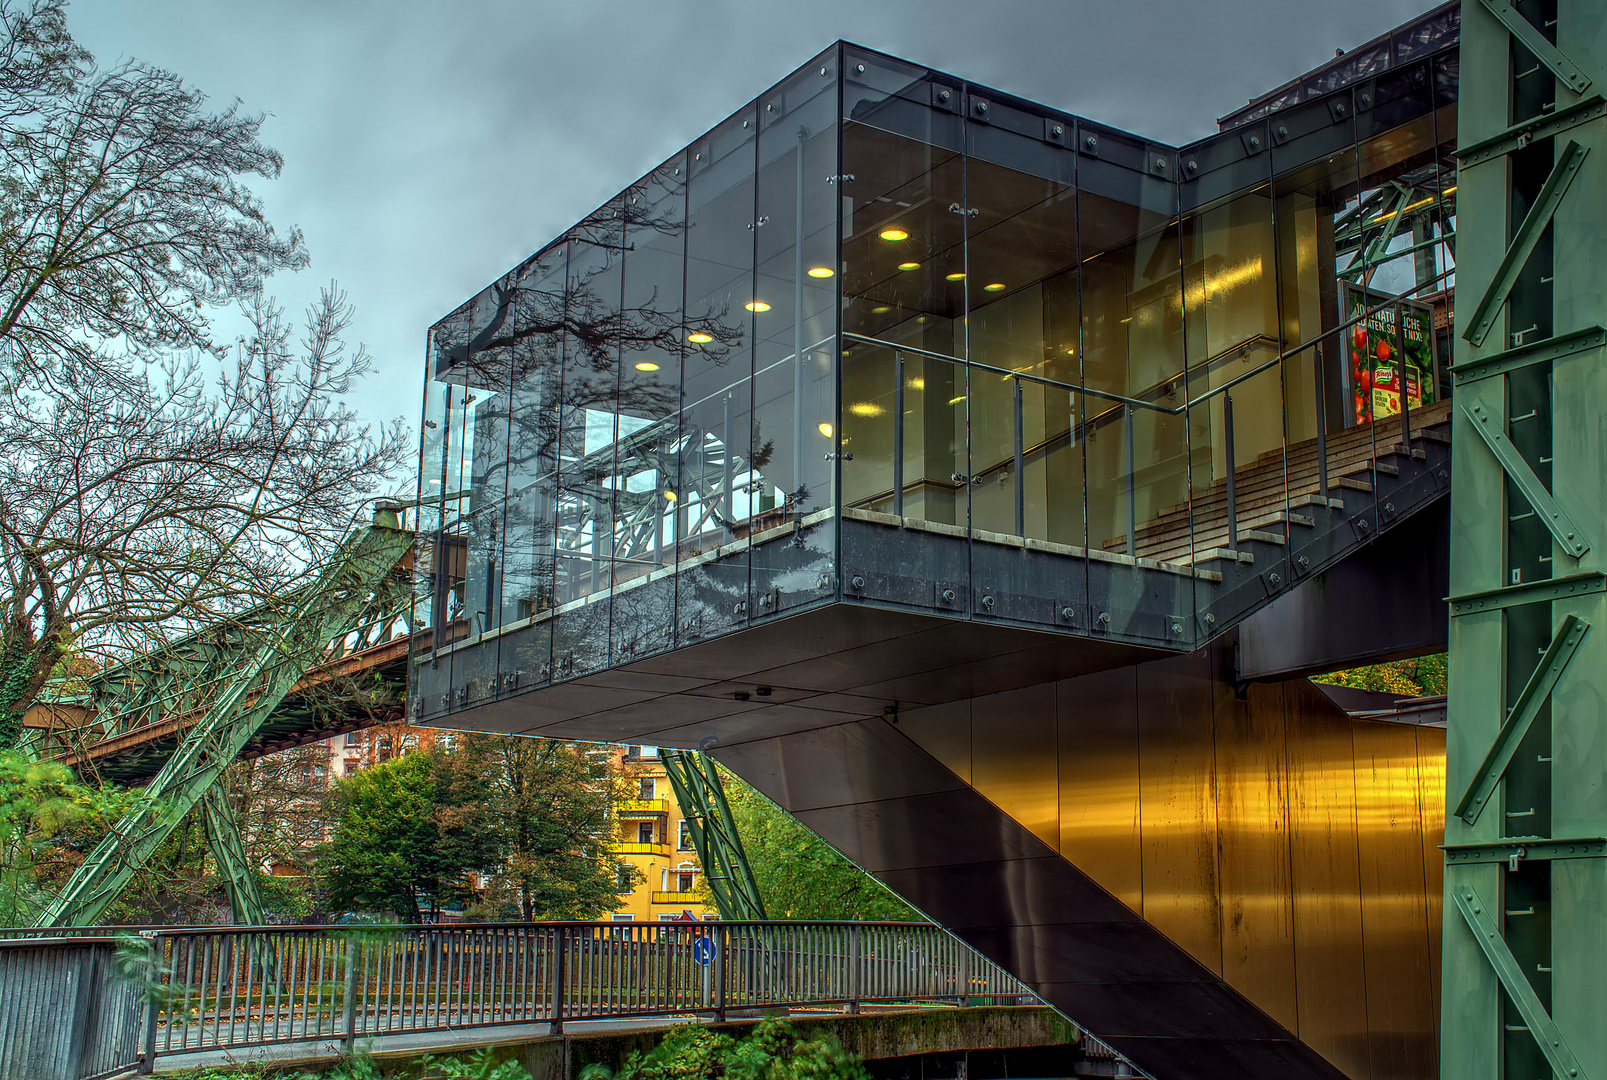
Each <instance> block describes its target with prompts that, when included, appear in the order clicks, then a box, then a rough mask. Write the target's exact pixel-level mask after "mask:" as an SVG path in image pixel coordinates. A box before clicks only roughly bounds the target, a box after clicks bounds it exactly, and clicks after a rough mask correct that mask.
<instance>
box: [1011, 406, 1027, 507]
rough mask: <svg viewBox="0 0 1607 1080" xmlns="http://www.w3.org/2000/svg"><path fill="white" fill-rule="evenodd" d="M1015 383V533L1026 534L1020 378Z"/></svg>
mask: <svg viewBox="0 0 1607 1080" xmlns="http://www.w3.org/2000/svg"><path fill="white" fill-rule="evenodd" d="M1013 381H1014V382H1015V384H1016V402H1015V405H1016V410H1015V439H1014V443H1015V447H1014V449H1015V484H1016V492H1015V494H1016V535H1017V536H1026V535H1027V501H1026V486H1027V485H1026V477H1024V476H1022V466H1021V441H1022V440H1021V427H1022V424H1021V380H1020V379H1015V380H1013Z"/></svg>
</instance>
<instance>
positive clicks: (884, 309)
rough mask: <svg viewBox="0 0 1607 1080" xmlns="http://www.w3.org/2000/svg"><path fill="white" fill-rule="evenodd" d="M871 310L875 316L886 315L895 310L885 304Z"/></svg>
mask: <svg viewBox="0 0 1607 1080" xmlns="http://www.w3.org/2000/svg"><path fill="white" fill-rule="evenodd" d="M870 310H871V314H873V315H886V314H887V313H888V312H889V311H892V310H893V309H892V308H890V307H888V306H887V305H886V304H883V305H881V306H880V307H873V308H871V309H870Z"/></svg>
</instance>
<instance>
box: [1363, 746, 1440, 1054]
mask: <svg viewBox="0 0 1607 1080" xmlns="http://www.w3.org/2000/svg"><path fill="white" fill-rule="evenodd" d="M1354 739H1355V747H1356V836H1357V842H1358V848H1359V852H1360V868H1361V901H1362V940H1363V943H1364V947H1365V950H1366V951H1365V954H1364V959H1365V963H1366V968H1367V1017H1368V1028H1369V1042H1370V1044H1371V1060H1372V1067H1373V1075H1374V1076H1377V1077H1395V1076H1427V1075H1430V1074H1432V1072H1433V1070H1434V1063H1435V1060H1436V1058H1437V1056H1438V1055H1437V1054H1436V1044H1435V1032H1434V1018H1433V1010H1434V991H1433V987H1432V985H1431V984H1432V978H1431V975H1430V969H1429V948H1428V933H1427V927H1428V912H1427V900H1426V898H1425V896H1424V892H1423V890H1424V881H1425V877H1424V872H1423V818H1422V814H1421V813H1420V812H1419V810H1418V798H1419V794H1418V792H1419V779H1418V771H1417V733H1416V732H1415V731H1414V730H1413V729H1412V728H1409V727H1405V726H1403V725H1400V724H1384V723H1369V722H1365V721H1362V722H1357V723H1356V725H1355V728H1354Z"/></svg>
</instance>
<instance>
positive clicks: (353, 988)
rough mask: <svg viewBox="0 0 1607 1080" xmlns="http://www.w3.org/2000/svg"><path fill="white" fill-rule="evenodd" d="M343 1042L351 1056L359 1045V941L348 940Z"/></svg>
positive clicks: (343, 1008) (341, 1020) (342, 1014)
mask: <svg viewBox="0 0 1607 1080" xmlns="http://www.w3.org/2000/svg"><path fill="white" fill-rule="evenodd" d="M340 1022H341V1032H342V1034H341V1042H342V1043H343V1044H345V1047H346V1052H347V1053H348V1054H349V1053H351V1051H352V1048H353V1046H355V1045H356V1043H357V939H356V938H354V937H348V938H347V939H346V986H345V993H344V994H343V995H342V1004H341V1016H340Z"/></svg>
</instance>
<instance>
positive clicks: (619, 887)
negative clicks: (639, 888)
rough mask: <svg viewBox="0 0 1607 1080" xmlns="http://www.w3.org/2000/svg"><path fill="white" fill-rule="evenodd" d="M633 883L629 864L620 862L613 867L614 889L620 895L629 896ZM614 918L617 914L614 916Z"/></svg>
mask: <svg viewBox="0 0 1607 1080" xmlns="http://www.w3.org/2000/svg"><path fill="white" fill-rule="evenodd" d="M634 887H635V886H634V883H633V882H632V881H631V864H630V863H620V864H618V865H617V866H615V867H614V891H615V892H617V893H619V895H621V896H629V895H630V893H631V891H632V889H633V888H634ZM614 917H615V918H616V919H617V918H619V916H617V915H616V916H614Z"/></svg>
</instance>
